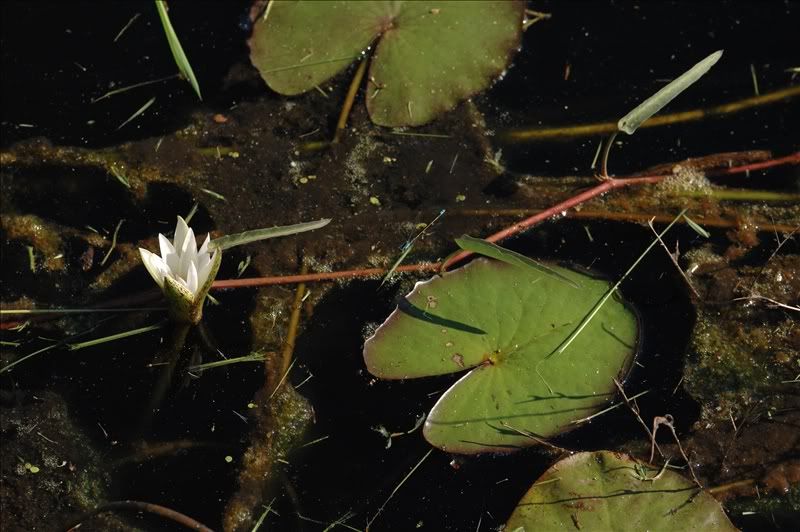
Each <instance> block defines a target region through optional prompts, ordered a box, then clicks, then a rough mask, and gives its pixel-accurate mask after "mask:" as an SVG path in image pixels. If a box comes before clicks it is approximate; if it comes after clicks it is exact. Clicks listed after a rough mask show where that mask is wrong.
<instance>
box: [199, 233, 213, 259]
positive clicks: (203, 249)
mask: <svg viewBox="0 0 800 532" xmlns="http://www.w3.org/2000/svg"><path fill="white" fill-rule="evenodd" d="M210 243H211V235H206V239H205V240H204V241H203V245H202V246H200V249H199V250H198V252H197V254H198V255H203V254H206V255H208V245H209V244H210Z"/></svg>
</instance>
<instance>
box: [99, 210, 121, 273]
mask: <svg viewBox="0 0 800 532" xmlns="http://www.w3.org/2000/svg"><path fill="white" fill-rule="evenodd" d="M124 221H125V220H124V219H122V220H120V221H119V222H118V223H117V227H116V228H115V229H114V236H112V237H111V247H110V248H108V251H107V252H106V254H105V256H104V257H103V260H101V261H100V266H105V265H106V261H107V260H108V257H110V256H111V252H112V251H114V248H115V247H117V235H118V234H119V228H120V227H122V222H124Z"/></svg>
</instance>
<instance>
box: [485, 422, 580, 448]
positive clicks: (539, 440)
mask: <svg viewBox="0 0 800 532" xmlns="http://www.w3.org/2000/svg"><path fill="white" fill-rule="evenodd" d="M500 425H502V426H503V427H505V428H507V429H509V430H513V431H514V432H516V433H517V434H519V435H520V436H525V437H526V438H530V439H532V440H533V441H535V442H536V443H538V444H541V445H544V446H546V447H550V448H551V449H555V450H557V451H562V452H564V451H567V449H565V448H563V447H559V446H558V445H554V444H552V443H550V442H549V441H547V440H543V439H542V438H540V437H538V436H536V434H534V433H533V432H531V431H529V430H525V429H520V428H517V427H514V426H513V425H511V424H509V423H506V422H505V421H501V422H500Z"/></svg>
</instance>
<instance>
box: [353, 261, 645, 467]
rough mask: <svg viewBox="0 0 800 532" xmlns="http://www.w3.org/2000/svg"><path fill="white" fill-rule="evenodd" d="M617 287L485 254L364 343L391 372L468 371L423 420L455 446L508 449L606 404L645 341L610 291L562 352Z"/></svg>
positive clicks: (426, 290) (416, 298)
mask: <svg viewBox="0 0 800 532" xmlns="http://www.w3.org/2000/svg"><path fill="white" fill-rule="evenodd" d="M609 288H610V285H609V283H608V282H607V281H605V280H603V279H598V278H596V277H593V276H591V275H588V274H587V273H581V272H578V271H574V270H570V269H567V268H563V267H560V266H549V267H547V268H545V267H541V268H534V267H531V266H528V265H525V264H523V263H521V262H520V263H516V264H511V263H508V262H501V261H496V260H489V259H485V258H480V259H476V260H474V261H473V262H471V263H469V264H468V265H466V266H464V267H462V268H459V269H457V270H454V271H453V272H448V273H445V274H444V275H443V276H441V277H439V276H437V277H434V278H433V279H431V280H428V281H425V282H420V283H417V285H416V287H415V288H414V290H413V291H412V292H411V293H410V294H409V295H408V296H406V298H405V299H404V300H403V301H402V303H401V304H400V305H399V306H398V308H397V309H396V310H395V311H394V312H393V313H392V314H391V315H390V316H389V317H388V318H387V320H386V321H385V322H384V323H383V325H381V326H380V327H379V328H378V329H377V331H376V332H375V334H374V335H373V336H372V337H371V338H369V339H368V340H367V342H366V343H365V345H364V360H365V361H366V365H367V368H368V369H369V371H370V372H371V373H372V374H373V375H376V376H378V377H380V378H383V379H411V378H418V377H426V376H433V375H443V374H449V373H459V372H464V371H466V373H465V374H464V375H463V376H462V377H461V379H459V380H458V381H457V382H456V383H455V384H454V385H453V386H452V387H451V388H450V389H449V390H447V391H446V392H445V393H444V394H443V395H442V396H441V397H440V398H439V400H438V401H437V403H436V405H435V406H434V407H433V409H432V410H431V412H430V414H429V415H428V418H427V420H426V422H425V428H424V434H425V437H426V438H427V439H428V441H429V442H430V443H431V444H433V445H435V446H436V447H439V448H441V449H443V450H446V451H448V452H456V453H466V454H472V453H481V452H492V451H510V450H514V449H518V448H521V447H526V446H530V445H536V444H537V442H536V440H535V439H532V438H530V437H526V436H525V435H523V434H522V433H521V432H520V431H522V432H525V431H527V432H530V433H533V434H534V435H536V436H538V437H539V438H550V437H552V436H555V435H557V434H560V433H562V432H565V431H567V430H569V429H570V428H572V427H573V426H574V425H573V424H572V422H573V421H575V420H578V419H580V418H583V417H586V416H588V415H590V414H592V413H595V412H597V411H599V410H600V409H602V408H604V407H605V406H607V405H608V403H609V401H610V400H611V399H612V397H613V396H614V394H615V385H614V379H615V378H616V379H624V378H625V376H626V375H627V372H628V370H629V368H630V364H631V362H632V360H633V357H634V354H635V352H636V348H637V344H638V320H637V316H636V314H635V312H634V311H633V310H632V309H631V308H630V306H629V305H627V304H626V303H625V302H624V301H623V300H622V299H621V298H618V297H611V298H609V299H608V300H607V301H606V303H605V304H604V305H603V306H602V307H601V308H600V310H599V312H597V314H596V315H595V316H594V318H593V319H592V320H591V321H589V322H588V325H586V327H585V328H584V329H583V330H582V331H581V332H580V334H578V335H577V336H576V337H575V339H574V341H572V342H571V343H570V344H569V345H568V347H567V348H566V349H564V350H563V352H559V350H560V347H561V346H562V345H564V343H565V341H566V340H567V339H568V338H569V337H570V335H571V334H572V333H573V331H575V330H576V328H577V327H578V326H579V324H580V323H581V321H582V320H583V319H584V317H586V316H587V314H588V313H589V312H590V311H591V309H592V308H593V307H594V305H595V304H596V303H597V302H598V301H599V300H600V299H601V298H602V297H603V295H604V294H605V293H606V292H607V291H608V290H609Z"/></svg>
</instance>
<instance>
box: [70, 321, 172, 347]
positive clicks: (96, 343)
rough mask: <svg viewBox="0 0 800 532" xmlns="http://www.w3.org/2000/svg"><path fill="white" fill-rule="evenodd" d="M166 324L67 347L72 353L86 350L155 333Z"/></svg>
mask: <svg viewBox="0 0 800 532" xmlns="http://www.w3.org/2000/svg"><path fill="white" fill-rule="evenodd" d="M165 323H166V321H162V322H161V323H156V324H155V325H148V326H147V327H140V328H139V329H132V330H130V331H125V332H121V333H117V334H112V335H110V336H103V337H102V338H95V339H94V340H87V341H85V342H78V343H77V344H67V347H68V348H69V350H70V351H77V350H78V349H84V348H86V347H94V346H96V345H100V344H105V343H108V342H114V341H116V340H122V339H123V338H128V337H130V336H136V335H138V334H144V333H148V332H150V331H155V330H157V329H160V328H161V327H163V326H164V324H165Z"/></svg>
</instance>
